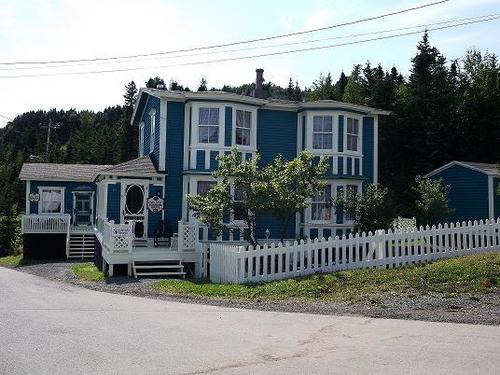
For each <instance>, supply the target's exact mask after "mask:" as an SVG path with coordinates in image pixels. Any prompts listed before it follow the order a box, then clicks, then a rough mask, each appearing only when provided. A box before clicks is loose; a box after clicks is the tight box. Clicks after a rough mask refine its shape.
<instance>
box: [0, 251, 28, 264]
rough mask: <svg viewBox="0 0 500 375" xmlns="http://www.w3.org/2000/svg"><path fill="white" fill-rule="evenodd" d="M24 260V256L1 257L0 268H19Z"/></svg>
mask: <svg viewBox="0 0 500 375" xmlns="http://www.w3.org/2000/svg"><path fill="white" fill-rule="evenodd" d="M22 259H23V256H22V255H21V254H20V255H9V256H6V257H1V258H0V266H4V267H17V266H18V264H19V263H20V262H21V260H22Z"/></svg>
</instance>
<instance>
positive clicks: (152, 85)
mask: <svg viewBox="0 0 500 375" xmlns="http://www.w3.org/2000/svg"><path fill="white" fill-rule="evenodd" d="M158 86H164V87H166V85H165V81H164V80H163V78H160V77H158V76H156V77H154V78H153V77H151V78H149V79H148V80H147V81H146V87H147V88H148V89H156V88H157V87H158Z"/></svg>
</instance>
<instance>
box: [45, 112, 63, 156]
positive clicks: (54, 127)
mask: <svg viewBox="0 0 500 375" xmlns="http://www.w3.org/2000/svg"><path fill="white" fill-rule="evenodd" d="M60 126H61V123H57V124H53V123H52V117H50V116H49V124H48V125H47V144H46V145H45V159H46V161H47V162H49V161H50V160H49V159H50V158H49V156H50V154H49V152H50V133H51V131H52V129H57V128H59V127H60ZM42 127H44V126H42Z"/></svg>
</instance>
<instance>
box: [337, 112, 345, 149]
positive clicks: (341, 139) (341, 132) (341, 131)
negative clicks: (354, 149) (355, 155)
mask: <svg viewBox="0 0 500 375" xmlns="http://www.w3.org/2000/svg"><path fill="white" fill-rule="evenodd" d="M338 147H339V152H343V151H344V116H343V115H339V143H338Z"/></svg>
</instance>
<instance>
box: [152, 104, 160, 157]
mask: <svg viewBox="0 0 500 375" xmlns="http://www.w3.org/2000/svg"><path fill="white" fill-rule="evenodd" d="M160 122H161V121H160ZM155 141H156V109H154V108H153V109H151V110H150V111H149V153H150V154H152V153H153V152H154V150H155V144H156V142H155Z"/></svg>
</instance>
